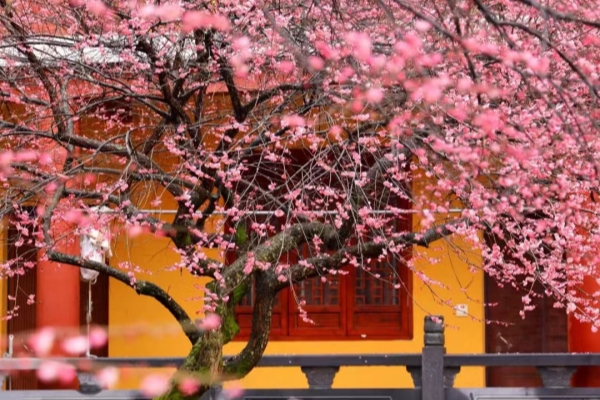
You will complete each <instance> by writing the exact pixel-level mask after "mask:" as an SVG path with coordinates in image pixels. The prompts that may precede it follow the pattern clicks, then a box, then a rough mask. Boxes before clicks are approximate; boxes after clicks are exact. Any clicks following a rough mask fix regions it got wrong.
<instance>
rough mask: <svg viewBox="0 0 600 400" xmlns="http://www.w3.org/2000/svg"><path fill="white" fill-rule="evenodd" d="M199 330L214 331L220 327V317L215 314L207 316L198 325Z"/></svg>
mask: <svg viewBox="0 0 600 400" xmlns="http://www.w3.org/2000/svg"><path fill="white" fill-rule="evenodd" d="M198 326H199V328H200V329H202V330H206V331H214V330H215V329H219V328H220V327H221V317H219V316H218V315H217V314H207V315H206V316H205V317H204V318H203V319H202V320H201V321H200V323H199V324H198Z"/></svg>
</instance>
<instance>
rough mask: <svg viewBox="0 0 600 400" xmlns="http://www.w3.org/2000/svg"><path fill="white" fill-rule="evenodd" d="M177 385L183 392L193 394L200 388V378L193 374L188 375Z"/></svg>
mask: <svg viewBox="0 0 600 400" xmlns="http://www.w3.org/2000/svg"><path fill="white" fill-rule="evenodd" d="M177 386H178V387H179V390H180V391H181V393H183V394H184V395H186V396H191V395H193V394H194V393H196V392H197V391H198V389H199V388H200V384H199V382H198V380H197V379H195V378H193V377H191V376H186V377H184V378H183V379H181V381H180V382H179V384H178V385H177Z"/></svg>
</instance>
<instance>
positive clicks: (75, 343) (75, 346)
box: [62, 336, 88, 355]
mask: <svg viewBox="0 0 600 400" xmlns="http://www.w3.org/2000/svg"><path fill="white" fill-rule="evenodd" d="M62 348H63V350H64V351H65V352H66V353H67V354H71V355H81V354H83V353H85V351H86V350H87V348H88V340H87V337H85V336H75V337H70V338H67V339H65V340H63V342H62Z"/></svg>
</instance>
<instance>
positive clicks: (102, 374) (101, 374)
mask: <svg viewBox="0 0 600 400" xmlns="http://www.w3.org/2000/svg"><path fill="white" fill-rule="evenodd" d="M96 379H98V383H99V384H100V386H101V387H102V388H105V389H111V388H113V387H115V385H116V384H117V382H118V381H119V369H118V368H115V367H106V368H102V369H101V370H100V371H98V373H97V374H96Z"/></svg>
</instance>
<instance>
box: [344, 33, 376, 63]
mask: <svg viewBox="0 0 600 400" xmlns="http://www.w3.org/2000/svg"><path fill="white" fill-rule="evenodd" d="M346 42H347V43H348V44H349V45H350V46H352V48H353V55H354V56H355V57H356V58H357V59H358V60H360V61H365V62H366V61H368V60H369V58H370V57H371V51H372V45H373V44H372V42H371V38H369V36H368V35H367V34H365V33H362V32H360V33H359V32H350V33H348V34H347V35H346Z"/></svg>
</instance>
